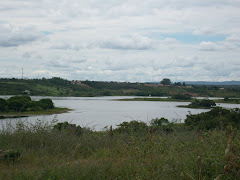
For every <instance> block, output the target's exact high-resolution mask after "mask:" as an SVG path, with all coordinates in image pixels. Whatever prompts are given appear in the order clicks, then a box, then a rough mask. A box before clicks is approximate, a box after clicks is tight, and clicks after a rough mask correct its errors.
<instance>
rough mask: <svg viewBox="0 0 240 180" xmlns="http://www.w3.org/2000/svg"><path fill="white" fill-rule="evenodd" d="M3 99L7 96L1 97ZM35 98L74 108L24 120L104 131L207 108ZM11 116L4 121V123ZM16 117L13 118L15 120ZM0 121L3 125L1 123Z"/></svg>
mask: <svg viewBox="0 0 240 180" xmlns="http://www.w3.org/2000/svg"><path fill="white" fill-rule="evenodd" d="M0 97H1V98H3V97H5V98H8V96H0ZM31 98H32V99H33V100H39V99H42V98H51V99H52V100H53V102H54V104H55V106H57V107H67V108H70V109H73V111H70V112H69V113H64V114H57V115H44V116H34V117H28V118H21V119H22V120H24V121H28V122H31V123H34V122H35V121H36V120H37V119H40V120H47V121H51V120H53V118H54V117H55V118H57V119H58V120H59V121H60V122H62V121H68V122H71V123H74V124H77V125H80V126H82V127H84V126H88V127H91V128H94V129H95V130H101V129H102V128H104V127H105V126H108V127H109V126H111V125H112V126H113V127H116V125H118V124H120V123H122V122H123V121H131V120H140V121H144V122H147V123H148V122H149V121H150V120H151V119H153V118H161V117H164V118H167V119H168V120H170V121H171V120H174V119H178V120H181V121H182V122H183V121H184V119H185V118H186V115H187V114H189V112H191V113H192V114H197V113H201V112H206V111H208V110H206V109H189V108H178V107H176V106H177V105H187V104H189V103H188V102H160V101H159V102H157V101H153V102H152V101H151V102H149V101H116V100H117V99H122V98H133V97H122V96H121V97H119V96H110V97H38V96H33V97H31ZM220 106H224V107H226V108H236V107H237V108H240V105H239V104H234V105H233V104H220ZM6 121H8V122H9V121H10V119H5V120H1V122H2V123H1V124H4V123H5V122H6ZM15 121H16V119H11V122H15ZM1 124H0V127H1V126H2V125H1Z"/></svg>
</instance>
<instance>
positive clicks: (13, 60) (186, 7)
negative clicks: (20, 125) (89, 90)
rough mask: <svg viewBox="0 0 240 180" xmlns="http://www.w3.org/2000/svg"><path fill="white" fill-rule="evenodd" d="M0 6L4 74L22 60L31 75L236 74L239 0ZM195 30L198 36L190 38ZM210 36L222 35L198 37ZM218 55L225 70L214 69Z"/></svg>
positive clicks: (26, 1)
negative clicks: (182, 35) (193, 38)
mask: <svg viewBox="0 0 240 180" xmlns="http://www.w3.org/2000/svg"><path fill="white" fill-rule="evenodd" d="M0 7H1V8H0V19H1V20H0V66H1V71H0V76H1V77H3V76H8V77H13V76H16V77H19V72H20V71H21V67H24V69H25V71H26V75H27V76H28V77H42V76H46V77H51V76H61V77H63V78H69V79H85V78H88V79H90V80H91V79H97V80H121V81H124V80H128V81H149V80H158V81H159V79H160V80H161V78H163V77H167V76H169V77H170V78H171V79H172V80H173V81H174V80H178V81H179V80H202V79H204V80H222V79H231V80H232V79H234V80H239V70H238V66H235V68H233V67H232V66H231V64H236V63H237V62H238V61H239V58H240V55H239V50H240V49H239V48H240V47H239V44H240V34H239V32H240V22H239V16H240V1H239V0H211V1H200V0H195V1H193V0H161V1H159V0H148V1H141V2H140V1H139V0H138V1H137V0H123V1H114V0H104V1H103V0H89V1H83V0H79V1H76V0H68V1H66V0H58V1H54V0H53V1H46V0H38V1H36V0H11V1H1V2H0ZM168 34H177V35H176V36H174V38H173V37H168ZM179 34H180V35H179ZM181 34H184V37H180V36H181ZM188 35H189V36H188ZM193 35H195V36H196V37H199V40H198V41H196V42H192V43H188V41H187V40H189V39H190V38H191V36H193ZM211 36H212V37H219V36H220V37H221V36H222V37H226V38H225V39H224V38H220V39H221V40H219V39H217V38H216V39H214V38H212V39H211V38H209V40H208V39H206V38H205V39H201V37H211ZM183 38H185V40H186V41H184V39H183ZM188 38H189V39H188ZM223 62H227V63H226V64H225V69H224V73H223V72H222V73H221V71H217V70H214V67H216V68H218V67H221V66H222V63H223ZM205 65H206V66H211V67H213V69H211V70H210V69H207V68H206V66H205ZM89 67H91V68H89ZM19 68H20V69H19ZM210 72H211V73H210Z"/></svg>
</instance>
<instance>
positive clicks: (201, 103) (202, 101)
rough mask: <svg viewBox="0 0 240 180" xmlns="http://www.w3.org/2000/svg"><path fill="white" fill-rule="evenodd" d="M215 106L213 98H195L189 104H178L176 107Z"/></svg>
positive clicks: (198, 107) (203, 107) (201, 107)
mask: <svg viewBox="0 0 240 180" xmlns="http://www.w3.org/2000/svg"><path fill="white" fill-rule="evenodd" d="M214 106H216V103H215V102H214V101H213V100H209V99H195V100H194V101H192V102H191V103H190V104H189V105H179V106H178V107H185V108H195V109H210V108H212V107H214Z"/></svg>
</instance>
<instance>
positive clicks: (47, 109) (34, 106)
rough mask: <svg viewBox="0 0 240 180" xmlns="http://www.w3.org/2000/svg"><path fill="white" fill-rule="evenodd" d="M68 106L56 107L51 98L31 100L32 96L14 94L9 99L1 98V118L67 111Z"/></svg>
mask: <svg viewBox="0 0 240 180" xmlns="http://www.w3.org/2000/svg"><path fill="white" fill-rule="evenodd" d="M68 110H69V109H67V108H56V107H54V104H53V102H52V100H51V99H49V98H47V99H41V100H39V101H33V100H31V98H30V96H27V95H23V96H13V97H11V98H9V99H7V100H5V99H2V98H0V115H1V118H4V117H13V116H23V115H25V116H26V115H39V114H57V113H63V112H67V111H68Z"/></svg>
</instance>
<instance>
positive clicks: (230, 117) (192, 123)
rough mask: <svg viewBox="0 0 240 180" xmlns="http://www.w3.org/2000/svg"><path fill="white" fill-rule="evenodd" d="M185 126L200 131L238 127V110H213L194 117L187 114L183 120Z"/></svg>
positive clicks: (239, 118) (239, 117)
mask: <svg viewBox="0 0 240 180" xmlns="http://www.w3.org/2000/svg"><path fill="white" fill-rule="evenodd" d="M185 124H186V126H188V127H190V128H195V129H200V130H210V129H216V128H218V129H225V128H226V127H227V126H228V125H231V126H233V127H235V128H238V129H239V127H240V109H238V108H236V109H232V110H228V109H223V108H221V107H216V108H213V109H212V110H211V111H209V112H205V113H200V114H196V115H192V114H189V115H187V118H186V120H185Z"/></svg>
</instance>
